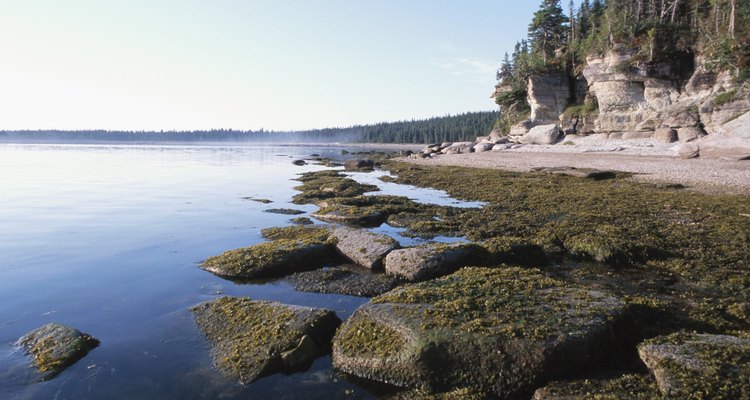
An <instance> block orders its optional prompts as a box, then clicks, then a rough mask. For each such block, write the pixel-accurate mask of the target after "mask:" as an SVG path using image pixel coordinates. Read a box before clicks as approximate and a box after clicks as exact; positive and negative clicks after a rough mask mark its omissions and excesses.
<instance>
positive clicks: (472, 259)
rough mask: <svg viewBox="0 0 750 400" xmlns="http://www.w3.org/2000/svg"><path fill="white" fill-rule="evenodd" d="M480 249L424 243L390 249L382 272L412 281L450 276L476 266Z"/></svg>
mask: <svg viewBox="0 0 750 400" xmlns="http://www.w3.org/2000/svg"><path fill="white" fill-rule="evenodd" d="M482 251H483V249H482V248H481V247H479V246H477V245H475V244H468V243H459V244H440V243H435V244H425V245H421V246H415V247H408V248H405V249H398V250H393V251H391V252H390V253H388V255H387V256H386V257H385V272H386V273H387V274H389V275H393V276H397V277H399V278H402V279H405V280H408V281H412V282H416V281H423V280H427V279H432V278H436V277H439V276H443V275H447V274H450V273H451V272H453V271H456V270H457V269H459V268H461V267H464V266H467V265H470V264H472V263H476V262H477V260H478V259H479V258H480V253H481V252H482Z"/></svg>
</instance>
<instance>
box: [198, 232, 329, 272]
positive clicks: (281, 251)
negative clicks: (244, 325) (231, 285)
mask: <svg viewBox="0 0 750 400" xmlns="http://www.w3.org/2000/svg"><path fill="white" fill-rule="evenodd" d="M292 228H297V229H300V230H301V231H302V232H305V231H309V232H308V233H307V234H306V235H300V236H297V237H292V238H285V239H277V240H273V241H270V242H264V243H260V244H256V245H254V246H250V247H243V248H239V249H234V250H229V251H227V252H224V253H223V254H221V255H218V256H213V257H209V258H207V259H206V260H205V261H203V262H202V263H201V265H200V267H201V268H202V269H204V270H206V271H209V272H212V273H214V274H216V275H218V276H221V277H224V278H230V279H258V278H276V277H281V276H284V275H288V274H290V273H292V272H297V271H302V270H308V269H313V268H317V267H320V266H322V265H324V264H325V263H326V262H328V261H330V260H331V259H332V258H333V257H334V256H335V251H334V250H333V246H331V244H330V242H329V241H328V232H327V231H325V230H322V229H314V228H304V227H299V226H295V227H292Z"/></svg>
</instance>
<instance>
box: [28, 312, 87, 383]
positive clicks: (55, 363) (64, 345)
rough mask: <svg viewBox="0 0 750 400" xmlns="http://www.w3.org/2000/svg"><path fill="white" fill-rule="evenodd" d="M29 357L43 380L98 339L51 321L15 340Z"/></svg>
mask: <svg viewBox="0 0 750 400" xmlns="http://www.w3.org/2000/svg"><path fill="white" fill-rule="evenodd" d="M16 345H17V346H21V347H23V349H24V351H25V352H26V353H27V354H29V355H30V356H31V358H32V361H33V364H34V366H35V367H36V369H37V370H38V371H39V373H40V374H41V375H42V379H44V380H47V379H52V378H54V377H55V376H56V375H57V374H59V373H60V372H62V371H63V370H64V369H65V368H67V367H69V366H70V365H73V364H74V363H75V362H76V361H78V360H80V359H81V358H83V357H84V356H85V355H86V354H87V353H88V352H89V351H90V350H92V349H94V348H95V347H97V346H98V345H99V340H97V339H95V338H94V337H92V336H90V335H87V334H85V333H81V332H80V331H78V330H77V329H74V328H71V327H69V326H66V325H62V324H57V323H50V324H47V325H44V326H42V327H40V328H37V329H34V330H33V331H31V332H29V333H27V334H25V335H23V336H22V337H21V338H20V339H18V341H17V342H16Z"/></svg>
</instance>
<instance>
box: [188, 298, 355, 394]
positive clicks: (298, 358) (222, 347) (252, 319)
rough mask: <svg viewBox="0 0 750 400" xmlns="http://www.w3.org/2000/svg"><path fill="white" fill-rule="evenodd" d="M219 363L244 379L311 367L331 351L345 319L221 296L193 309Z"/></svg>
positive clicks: (228, 372)
mask: <svg viewBox="0 0 750 400" xmlns="http://www.w3.org/2000/svg"><path fill="white" fill-rule="evenodd" d="M191 311H192V312H193V313H194V314H195V322H196V324H197V325H198V328H200V330H201V331H202V332H203V334H204V335H206V337H207V338H208V341H209V343H210V345H211V348H212V355H213V360H214V364H215V365H216V367H217V368H218V369H219V370H221V371H222V372H223V373H224V374H226V375H227V376H229V377H231V378H232V379H237V380H238V381H239V382H241V383H243V384H247V383H250V382H253V381H255V380H257V379H259V378H262V377H264V376H267V375H271V374H274V373H277V372H286V373H290V372H294V371H299V370H304V369H307V368H309V366H310V364H311V363H312V361H313V360H315V359H316V358H318V357H320V356H322V355H324V354H326V353H328V351H329V350H330V345H331V338H332V337H333V334H334V332H335V331H336V328H337V327H338V326H339V325H340V324H341V320H339V318H338V317H336V314H335V313H334V312H333V311H329V310H325V309H319V308H309V307H298V306H290V305H285V304H280V303H274V302H266V301H253V300H250V299H248V298H240V297H222V298H219V299H217V300H214V301H212V302H208V303H202V304H199V305H197V306H195V307H193V308H192V309H191Z"/></svg>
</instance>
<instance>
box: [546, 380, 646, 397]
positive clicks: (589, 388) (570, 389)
mask: <svg viewBox="0 0 750 400" xmlns="http://www.w3.org/2000/svg"><path fill="white" fill-rule="evenodd" d="M658 398H659V390H658V389H657V388H656V382H655V381H654V379H653V378H652V377H650V376H648V375H637V374H625V375H621V376H617V377H614V378H594V379H591V378H589V379H585V380H583V379H582V380H574V381H556V382H550V383H549V384H547V386H545V387H543V388H541V389H538V390H537V391H536V392H534V398H533V400H589V399H602V400H605V399H612V400H616V399H617V400H619V399H622V400H626V399H627V400H654V399H658Z"/></svg>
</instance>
